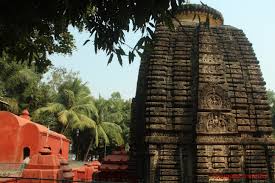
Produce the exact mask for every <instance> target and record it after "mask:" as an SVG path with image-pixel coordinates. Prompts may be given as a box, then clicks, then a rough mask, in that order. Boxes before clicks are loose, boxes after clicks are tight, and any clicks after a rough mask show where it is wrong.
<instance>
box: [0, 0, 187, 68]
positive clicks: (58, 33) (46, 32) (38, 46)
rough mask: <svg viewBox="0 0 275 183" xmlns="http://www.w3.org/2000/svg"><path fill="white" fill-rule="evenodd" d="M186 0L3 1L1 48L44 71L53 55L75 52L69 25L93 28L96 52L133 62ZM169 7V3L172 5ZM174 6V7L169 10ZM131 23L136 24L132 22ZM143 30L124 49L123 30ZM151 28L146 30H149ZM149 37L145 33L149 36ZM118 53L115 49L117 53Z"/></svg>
mask: <svg viewBox="0 0 275 183" xmlns="http://www.w3.org/2000/svg"><path fill="white" fill-rule="evenodd" d="M183 2H184V0H164V1H154V0H138V1H137V0H82V1H81V2H80V1H76V0H57V1H53V0H49V1H40V0H29V1H20V0H14V1H8V0H2V1H1V2H0V7H1V11H0V12H1V13H0V54H7V55H8V56H9V57H10V58H12V59H16V60H18V61H22V62H23V61H27V62H28V63H29V64H30V65H35V66H36V69H37V71H39V72H45V71H46V70H47V69H48V66H49V65H50V64H51V62H50V60H49V59H48V55H50V54H53V53H61V54H70V53H71V52H72V50H73V49H74V41H73V37H72V35H71V34H70V32H69V31H68V27H69V26H73V27H76V28H78V29H79V30H80V31H83V30H87V31H89V32H90V34H91V37H92V38H93V40H92V41H90V40H89V39H87V41H86V42H85V43H84V44H87V43H88V42H89V43H93V44H94V48H95V52H97V51H98V50H103V51H106V53H107V54H108V55H110V59H109V62H110V61H111V60H112V58H113V54H116V55H117V58H118V61H119V63H120V64H122V56H127V55H128V59H129V62H130V63H131V62H133V59H134V55H135V53H137V51H138V50H139V49H141V48H142V46H144V44H143V43H144V40H146V41H149V38H150V36H152V30H153V27H154V24H155V23H156V22H157V21H159V20H163V21H164V22H171V20H169V17H170V19H171V16H170V15H171V12H173V11H176V9H177V8H178V7H179V5H180V4H182V3H183ZM169 8H170V9H169ZM168 9H169V10H168ZM131 25H132V27H130V26H131ZM138 30H141V32H142V33H143V37H142V38H141V39H142V41H140V42H139V43H138V44H137V46H136V47H135V48H132V49H131V50H130V51H129V53H128V54H126V53H125V52H124V51H123V50H122V46H123V45H125V37H124V33H125V32H129V31H138ZM145 33H146V34H145ZM144 38H145V39H144ZM112 53H113V54H112Z"/></svg>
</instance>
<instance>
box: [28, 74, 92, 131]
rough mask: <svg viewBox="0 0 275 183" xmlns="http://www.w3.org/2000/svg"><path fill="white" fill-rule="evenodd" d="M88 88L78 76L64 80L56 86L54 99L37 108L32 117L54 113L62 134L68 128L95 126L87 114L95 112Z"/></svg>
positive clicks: (68, 129)
mask: <svg viewBox="0 0 275 183" xmlns="http://www.w3.org/2000/svg"><path fill="white" fill-rule="evenodd" d="M95 110H96V108H95V106H94V103H93V99H92V97H91V95H90V90H89V88H88V87H87V86H86V85H85V84H83V83H82V81H81V80H80V79H78V78H75V79H73V80H68V81H65V82H64V83H63V84H61V85H60V87H59V88H58V93H57V95H56V98H55V101H54V102H53V103H48V104H47V106H45V107H42V108H39V109H37V110H36V111H35V112H34V114H33V117H34V118H35V119H39V116H40V115H41V114H42V115H43V114H44V113H48V114H54V115H55V117H56V121H57V122H59V123H60V124H61V125H62V130H61V131H59V132H61V133H63V134H68V133H69V132H68V131H70V130H73V129H81V130H83V129H84V128H95V127H96V125H95V121H94V120H93V119H91V118H89V116H90V115H91V114H94V113H96V111H95Z"/></svg>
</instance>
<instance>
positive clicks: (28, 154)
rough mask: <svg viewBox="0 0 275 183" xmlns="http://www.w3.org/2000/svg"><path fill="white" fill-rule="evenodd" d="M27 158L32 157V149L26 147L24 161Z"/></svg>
mask: <svg viewBox="0 0 275 183" xmlns="http://www.w3.org/2000/svg"><path fill="white" fill-rule="evenodd" d="M27 157H30V148H28V147H24V149H23V159H26V158H27Z"/></svg>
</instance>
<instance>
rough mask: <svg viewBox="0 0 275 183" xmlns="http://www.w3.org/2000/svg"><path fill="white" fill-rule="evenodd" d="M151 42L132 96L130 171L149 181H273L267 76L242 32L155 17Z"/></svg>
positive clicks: (272, 153)
mask: <svg viewBox="0 0 275 183" xmlns="http://www.w3.org/2000/svg"><path fill="white" fill-rule="evenodd" d="M154 45H155V47H154V49H153V51H152V52H151V53H149V56H148V58H145V59H144V60H143V61H142V62H141V66H140V72H139V79H138V85H137V93H136V97H135V99H134V103H133V111H132V124H131V153H132V155H131V160H130V164H131V166H130V167H131V170H132V172H133V173H137V176H138V177H139V178H140V179H143V180H144V181H145V182H148V183H155V182H162V183H164V182H167V183H168V182H169V183H176V182H181V183H182V182H185V183H190V182H201V183H204V182H205V183H206V182H211V181H212V176H213V175H214V174H221V175H223V174H243V175H244V174H255V173H261V174H266V175H267V177H268V179H267V180H265V181H266V182H267V181H268V180H270V181H273V182H275V179H274V173H275V172H274V168H275V161H274V160H275V158H274V152H275V150H274V149H275V146H274V145H275V141H274V140H273V139H272V138H271V132H272V127H271V113H270V111H269V105H268V102H267V96H266V89H265V82H264V81H263V78H262V74H261V71H260V67H259V62H258V60H257V58H256V56H255V54H254V52H253V49H252V46H251V43H249V41H248V40H247V38H246V37H245V35H244V33H243V31H242V30H239V29H237V28H234V27H231V26H224V25H220V26H211V27H207V26H203V25H198V24H193V25H192V24H188V25H184V24H183V25H181V26H179V27H177V29H176V30H175V31H171V30H169V29H168V28H167V27H165V26H164V25H162V24H158V25H157V27H156V31H155V39H154ZM230 181H231V182H240V179H237V178H236V179H234V178H232V179H231V180H228V182H230ZM246 181H249V182H257V181H259V180H255V179H250V180H246ZM265 181H262V182H265Z"/></svg>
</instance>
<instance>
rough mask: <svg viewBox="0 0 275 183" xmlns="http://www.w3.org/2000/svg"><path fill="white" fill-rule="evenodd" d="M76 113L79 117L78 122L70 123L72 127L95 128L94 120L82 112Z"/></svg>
mask: <svg viewBox="0 0 275 183" xmlns="http://www.w3.org/2000/svg"><path fill="white" fill-rule="evenodd" d="M77 115H78V118H79V122H77V123H76V124H73V125H72V127H73V128H80V129H83V128H85V127H87V128H96V122H95V121H94V120H93V119H91V118H89V117H88V116H86V115H84V114H77Z"/></svg>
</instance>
